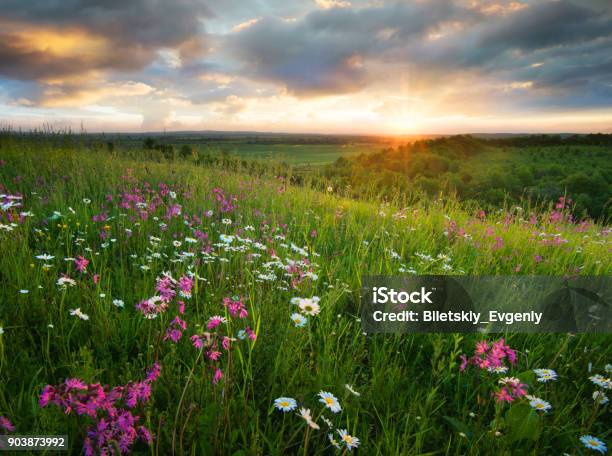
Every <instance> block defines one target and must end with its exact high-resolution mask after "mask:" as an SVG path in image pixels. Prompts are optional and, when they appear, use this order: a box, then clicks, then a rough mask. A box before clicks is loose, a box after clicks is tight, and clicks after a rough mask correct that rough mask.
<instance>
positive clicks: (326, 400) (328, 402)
mask: <svg viewBox="0 0 612 456" xmlns="http://www.w3.org/2000/svg"><path fill="white" fill-rule="evenodd" d="M325 402H326V403H327V405H332V404H333V403H334V400H333V399H332V398H331V397H326V398H325Z"/></svg>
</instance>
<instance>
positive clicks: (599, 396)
mask: <svg viewBox="0 0 612 456" xmlns="http://www.w3.org/2000/svg"><path fill="white" fill-rule="evenodd" d="M593 400H594V401H595V403H596V404H598V405H605V404H607V403H608V402H609V400H608V396H606V393H604V392H603V391H595V392H594V393H593Z"/></svg>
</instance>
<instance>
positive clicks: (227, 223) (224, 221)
mask: <svg viewBox="0 0 612 456" xmlns="http://www.w3.org/2000/svg"><path fill="white" fill-rule="evenodd" d="M221 223H223V224H224V225H231V224H232V221H231V220H230V219H226V218H224V219H222V220H221Z"/></svg>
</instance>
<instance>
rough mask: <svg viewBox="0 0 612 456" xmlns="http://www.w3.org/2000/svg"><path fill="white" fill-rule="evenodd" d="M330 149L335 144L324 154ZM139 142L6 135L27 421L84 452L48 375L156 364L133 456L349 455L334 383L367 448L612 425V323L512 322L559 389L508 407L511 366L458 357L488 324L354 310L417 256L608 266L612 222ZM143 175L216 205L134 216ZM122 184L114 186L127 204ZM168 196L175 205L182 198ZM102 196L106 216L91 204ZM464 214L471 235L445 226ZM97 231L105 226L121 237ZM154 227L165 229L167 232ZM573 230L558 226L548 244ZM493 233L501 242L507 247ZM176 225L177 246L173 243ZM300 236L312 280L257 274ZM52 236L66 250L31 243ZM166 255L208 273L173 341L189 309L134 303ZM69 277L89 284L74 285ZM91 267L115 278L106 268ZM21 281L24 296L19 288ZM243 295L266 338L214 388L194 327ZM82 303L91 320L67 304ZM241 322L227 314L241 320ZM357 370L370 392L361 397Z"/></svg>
mask: <svg viewBox="0 0 612 456" xmlns="http://www.w3.org/2000/svg"><path fill="white" fill-rule="evenodd" d="M326 153H331V152H326V149H322V150H321V152H320V154H322V155H325V154H326ZM130 157H131V156H130V155H127V154H126V155H122V154H121V153H116V154H114V155H110V154H107V153H103V152H96V153H95V154H93V153H90V152H88V151H87V150H81V149H80V148H79V147H77V146H73V145H66V146H57V147H51V146H49V145H45V144H44V143H34V142H28V141H24V140H22V141H13V140H11V139H10V138H8V139H5V140H4V141H3V142H2V144H1V148H0V159H2V161H3V162H2V163H3V164H2V166H0V183H1V184H2V187H0V190H1V191H0V193H6V192H8V193H13V194H14V193H16V192H20V193H21V194H22V195H23V197H24V200H23V206H24V207H23V208H20V210H27V211H31V212H32V214H33V216H31V217H26V218H25V221H24V222H23V223H22V224H18V225H17V226H16V227H14V228H13V229H12V230H10V231H8V230H7V229H3V230H0V280H1V285H2V286H1V287H0V326H2V327H3V329H4V333H3V334H2V335H0V415H3V416H6V417H8V418H9V419H10V420H11V421H12V422H13V423H14V424H15V425H16V427H17V431H16V433H18V434H68V435H69V438H70V442H71V446H72V453H74V454H78V453H79V452H80V451H81V448H82V441H83V438H84V432H85V429H86V428H87V425H88V424H87V423H88V422H87V419H86V418H83V417H76V416H75V415H74V413H73V414H71V415H69V416H66V415H64V414H63V413H62V412H60V411H59V409H58V408H56V407H52V406H50V407H45V408H41V407H39V406H38V399H39V395H40V393H41V391H42V388H43V387H44V386H45V385H47V384H52V385H55V384H59V383H61V382H62V381H64V380H65V379H66V378H72V377H78V378H80V379H82V380H84V381H86V382H91V383H95V382H100V383H102V384H110V385H111V386H115V385H121V384H125V383H127V382H128V381H130V380H137V379H141V378H143V375H144V372H145V370H146V368H147V367H148V366H150V365H151V364H152V363H153V362H155V361H158V362H159V363H160V365H161V367H162V371H161V377H160V378H159V380H158V381H157V382H156V383H155V384H154V385H153V394H152V399H151V402H150V403H148V404H147V405H146V406H145V407H144V409H143V411H142V413H141V415H142V416H143V418H142V420H143V423H144V424H146V426H147V427H148V428H149V429H150V430H151V431H152V432H153V433H154V434H155V441H154V443H153V445H152V446H151V448H149V447H147V446H146V445H144V444H143V443H138V444H136V446H134V451H135V452H136V453H141V454H147V453H149V454H161V455H165V454H172V453H173V452H174V453H176V454H194V455H195V454H234V455H241V454H242V455H246V454H249V455H251V454H252V455H259V454H274V455H276V454H302V453H303V454H336V453H337V454H342V453H343V451H342V450H335V449H334V448H333V447H331V445H330V444H329V441H328V440H327V425H326V424H325V423H324V422H323V421H322V420H321V419H320V418H319V416H320V414H321V413H322V412H323V410H324V407H323V405H322V404H321V403H319V402H318V397H317V393H318V392H319V391H321V390H324V391H329V392H332V393H333V394H335V395H336V397H338V399H339V401H340V403H341V405H342V409H343V410H342V412H341V413H339V414H333V413H330V412H329V411H325V412H323V413H324V416H326V417H327V418H328V419H330V420H332V422H333V425H334V427H335V428H345V429H347V430H348V431H349V433H350V434H351V435H354V436H357V437H358V438H359V439H361V445H360V447H359V449H358V450H357V452H358V453H359V454H367V455H374V454H380V455H391V454H394V455H395V454H397V455H412V454H453V455H454V454H456V455H460V454H468V453H469V454H491V455H498V454H508V455H510V454H519V453H527V454H560V453H563V452H567V453H569V454H583V453H585V452H586V449H584V448H583V447H582V445H581V444H580V442H579V440H578V438H579V436H580V435H582V434H592V435H595V436H598V437H599V438H601V439H602V440H604V441H606V440H607V441H608V442H609V441H610V440H609V439H610V426H609V424H610V412H609V408H606V407H595V406H594V404H593V400H592V398H591V395H592V393H593V391H594V390H595V386H594V385H593V384H592V383H591V382H590V381H589V380H588V377H589V375H592V374H594V373H601V374H603V373H604V366H605V365H606V363H610V362H612V344H611V338H610V336H609V335H581V334H577V335H572V334H567V335H566V334H559V335H554V334H532V335H522V334H510V335H507V342H508V343H509V345H511V346H512V347H513V348H516V349H517V350H518V351H519V361H518V364H517V366H516V367H514V368H512V369H511V371H510V373H509V375H518V374H520V375H521V378H522V379H525V381H526V382H528V383H529V385H530V389H529V392H530V393H531V394H534V395H536V396H538V397H542V398H544V399H545V400H547V401H549V402H550V403H551V404H552V407H553V408H552V410H551V411H550V412H549V413H547V414H546V415H538V416H536V414H535V412H531V411H529V410H525V409H524V404H525V401H524V400H522V407H516V408H512V409H511V408H510V407H509V406H507V405H506V406H501V405H497V404H496V403H495V401H494V400H493V398H492V397H491V393H492V391H493V389H494V388H495V386H496V385H495V383H496V379H497V378H498V377H499V376H496V375H493V374H486V373H481V374H478V373H477V372H474V371H473V370H469V371H466V372H465V373H460V371H459V362H460V360H459V355H461V354H462V353H465V354H468V355H469V354H471V353H472V351H473V348H474V343H475V342H476V341H478V340H482V339H484V338H485V336H484V335H474V334H472V335H460V334H446V335H443V334H427V335H392V334H378V335H364V334H363V333H362V329H361V325H360V321H359V318H358V316H359V298H358V290H359V287H360V283H361V282H360V281H361V276H362V275H363V274H398V273H399V271H400V269H406V268H412V269H414V270H415V271H417V272H418V273H421V274H424V273H434V274H435V273H446V274H448V273H459V274H463V273H465V274H499V275H503V274H516V273H517V271H519V273H520V274H538V275H562V274H571V273H576V272H579V273H580V274H593V275H605V274H609V272H610V266H611V264H612V260H611V257H610V247H611V246H610V241H609V235H606V233H607V232H608V231H609V230H608V229H607V228H606V227H603V226H598V225H596V224H590V225H587V226H582V227H580V228H578V226H577V225H573V224H570V223H567V222H559V223H552V222H550V220H549V218H550V217H549V215H550V214H548V213H538V214H534V216H535V217H536V218H537V224H535V225H532V224H530V223H529V222H528V221H527V220H528V219H529V214H522V213H517V212H510V213H508V212H507V211H503V210H500V211H499V212H495V213H491V214H489V215H488V216H487V217H486V218H485V219H484V220H480V219H479V218H477V217H475V213H476V211H475V209H464V208H462V207H461V206H460V205H459V204H458V203H457V202H455V201H453V200H450V199H448V200H444V201H434V202H430V203H428V202H424V201H423V202H420V203H418V204H417V205H415V206H411V207H408V208H400V207H396V206H395V205H394V202H393V200H391V201H389V202H387V203H384V204H383V203H381V202H379V201H356V200H349V199H344V198H342V197H340V196H338V195H336V194H334V193H320V192H316V191H314V190H311V189H309V187H308V186H302V187H292V186H285V185H280V184H279V181H278V180H275V179H272V178H255V177H252V176H249V175H247V174H241V173H234V172H229V171H227V170H225V169H222V168H202V167H197V166H194V165H192V164H190V163H186V162H185V163H183V162H175V163H154V162H145V161H137V160H133V159H132V158H130ZM146 182H148V183H150V184H151V185H152V186H157V184H158V183H160V182H163V183H166V184H168V185H170V186H171V187H172V188H173V189H174V190H175V191H176V192H177V198H176V202H178V203H179V204H181V205H182V215H189V216H190V217H191V215H193V214H197V215H199V216H202V214H203V213H204V212H205V211H207V210H209V209H211V210H213V211H214V214H213V215H212V217H210V218H206V217H202V220H201V221H195V222H194V223H195V224H194V225H193V226H192V227H189V226H187V225H186V224H185V223H184V221H183V220H182V219H181V218H180V217H178V218H173V219H171V220H168V221H166V220H164V219H163V216H164V214H165V209H166V207H165V206H164V207H162V208H160V209H159V212H158V213H155V214H154V215H155V216H156V217H159V218H158V219H157V220H155V219H154V218H153V215H152V216H151V217H149V218H148V219H147V220H138V219H134V220H132V219H131V218H130V216H131V215H134V214H135V212H134V211H131V210H124V209H121V208H119V207H118V206H117V204H116V201H117V198H118V195H119V194H120V192H122V191H133V189H134V188H140V189H144V188H145V187H144V184H145V183H146ZM215 187H220V188H222V189H223V190H224V191H225V192H226V194H234V195H236V196H237V197H238V200H237V203H236V204H237V208H236V209H235V210H234V211H233V212H230V213H227V214H220V213H219V212H218V211H217V210H216V203H215V200H214V197H213V194H212V189H213V188H215ZM107 195H113V203H109V202H108V201H107ZM84 198H85V199H88V200H91V202H90V203H86V202H84ZM167 198H168V197H166V200H164V201H165V203H164V204H165V205H167V204H169V203H170V202H171V201H170V200H169V199H167ZM54 211H59V213H60V214H61V215H57V214H56V215H54ZM102 212H106V213H107V214H108V216H109V219H108V220H106V221H103V222H94V221H92V217H93V216H94V215H96V214H100V213H102ZM123 213H126V214H128V215H127V216H124V215H122V214H123ZM223 218H227V219H230V220H232V224H231V225H226V224H224V223H223V222H222V219H223ZM190 220H193V219H190ZM451 221H452V222H454V223H456V226H457V227H462V228H464V229H465V230H466V232H467V233H469V234H470V236H471V237H470V238H468V239H466V238H464V237H460V236H450V237H449V236H447V235H445V231H447V230H448V228H449V223H450V222H451ZM162 222H164V223H166V224H167V225H168V228H167V230H165V231H163V230H161V229H160V223H162ZM2 223H3V224H4V225H5V226H8V223H7V221H6V220H4V221H2ZM249 225H250V226H253V227H254V231H248V230H247V231H241V232H240V236H241V237H243V238H245V237H249V238H252V239H253V240H254V241H255V240H256V241H259V242H261V243H262V244H264V245H266V246H267V249H266V250H261V249H258V248H256V247H254V246H253V244H247V243H244V245H245V248H244V251H226V250H224V249H223V248H220V247H218V246H216V245H215V244H217V243H219V239H220V234H235V233H236V232H237V230H239V229H240V228H244V227H246V226H249ZM126 229H129V230H131V233H132V234H131V236H128V235H127V234H126V233H127V232H126ZM195 229H198V230H200V231H202V232H206V233H208V236H209V239H210V241H211V244H212V245H211V247H212V252H211V253H210V254H209V255H202V254H201V253H199V252H196V253H195V256H194V257H183V258H182V259H181V258H180V257H178V256H177V252H181V251H183V250H185V249H187V248H189V245H188V244H187V243H186V242H185V240H184V239H185V237H186V236H188V237H192V236H194V230H195ZM313 231H316V234H315V233H314V232H313ZM100 232H105V233H107V234H108V237H107V239H106V240H101V238H100ZM491 233H493V234H491ZM540 233H546V234H545V235H542V236H540ZM174 235H176V238H175V237H174ZM149 236H156V237H158V238H160V239H161V241H159V242H158V243H155V244H152V243H151V241H150V238H149ZM279 236H280V237H279ZM559 237H560V238H561V239H562V240H563V242H561V243H554V242H551V243H549V244H546V245H544V244H543V243H542V242H541V239H542V238H544V239H551V240H554V239H555V238H559ZM496 238H499V239H501V240H502V243H503V246H502V247H501V248H494V245H495V243H497V244H498V246H499V241H498V240H497V239H496ZM111 239H115V241H114V242H113V241H111ZM174 240H181V241H182V245H181V246H180V247H175V246H174V245H173V241H174ZM238 242H239V241H234V244H233V245H239V244H238ZM292 243H293V244H295V245H296V246H298V247H300V248H307V249H308V252H309V255H308V259H309V261H310V262H311V263H310V264H311V266H310V267H311V269H312V272H313V273H314V274H316V278H311V279H306V280H304V281H303V282H301V283H300V284H298V285H297V288H295V289H294V288H292V287H291V285H290V284H289V283H288V281H287V279H286V278H285V277H284V276H283V275H282V271H281V272H279V271H278V270H275V269H274V266H271V269H272V270H275V271H276V272H277V277H276V279H275V280H260V279H258V275H259V274H260V273H266V272H267V271H268V269H266V268H265V267H264V266H263V263H266V262H270V261H274V258H273V257H272V256H271V253H270V252H271V251H272V250H274V252H275V253H276V254H277V255H278V257H279V259H280V261H283V262H285V263H286V262H287V259H293V260H299V259H300V258H301V255H300V253H299V252H298V251H295V250H292V248H291V244H292ZM42 253H46V254H50V255H52V256H54V258H53V259H52V260H49V261H42V260H38V259H36V258H35V256H36V255H40V254H42ZM158 253H159V255H158ZM253 253H256V254H260V255H261V256H259V257H258V256H253V255H252V254H253ZM315 253H316V254H315ZM417 253H420V254H425V255H430V256H431V257H432V260H423V259H420V258H419V257H418V256H416V254H417ZM395 254H397V255H399V258H397V255H395ZM78 255H83V256H84V257H86V258H87V259H89V260H90V264H89V266H88V269H87V273H86V274H81V273H79V272H77V271H75V267H74V264H73V262H71V261H65V260H64V258H71V257H76V256H78ZM438 255H444V256H442V257H440V258H439V257H438ZM537 256H540V257H542V260H541V261H539V260H537V259H536V258H539V257H537ZM445 258H449V259H445ZM45 264H47V265H48V266H45ZM143 265H146V266H147V267H148V269H143V268H141V266H143ZM445 265H447V266H445ZM449 267H450V269H449ZM164 271H170V272H171V273H172V275H173V276H174V277H180V276H181V275H183V274H185V273H187V272H192V273H194V274H195V275H196V276H197V277H201V278H202V280H196V286H195V289H194V293H193V297H192V298H191V299H190V300H188V301H187V304H186V312H185V316H184V319H185V320H186V321H187V325H188V327H187V330H186V333H185V336H184V337H183V338H182V339H181V340H180V341H179V342H178V343H177V344H173V343H170V342H167V341H163V335H164V333H165V330H166V328H167V326H168V325H169V323H170V320H171V319H172V318H173V317H174V315H175V314H176V311H175V310H174V309H175V308H174V307H173V308H172V309H171V310H169V311H168V312H167V313H166V314H163V315H161V316H160V318H157V319H154V320H147V319H145V318H143V316H142V315H141V314H140V313H139V312H138V311H137V310H136V309H135V308H134V305H135V304H137V303H138V302H139V301H141V300H143V299H146V298H149V297H151V296H153V295H154V294H155V279H156V277H158V276H160V275H161V274H162V272H164ZM62 274H67V275H69V276H70V277H72V278H73V279H75V280H76V281H77V284H76V286H74V287H70V288H67V289H66V290H61V289H59V288H58V286H57V285H56V282H57V280H58V278H59V277H61V275H62ZM93 274H98V275H99V277H100V280H99V281H98V282H97V283H94V281H93V280H92V276H93ZM22 289H25V290H29V293H27V294H21V293H20V291H19V290H22ZM101 294H104V295H105V296H104V297H101ZM234 295H241V296H243V297H244V298H245V302H246V304H247V307H248V310H249V314H250V315H249V318H248V321H249V324H250V325H251V326H252V327H253V328H254V329H256V330H257V336H258V337H257V341H256V342H254V343H253V342H249V341H237V342H236V345H235V348H234V349H233V350H232V351H230V352H229V353H227V354H224V355H223V358H222V361H221V363H220V366H221V367H222V369H223V370H224V373H225V379H224V380H223V381H222V382H220V383H219V384H218V385H213V384H212V383H211V370H210V369H209V368H208V367H207V364H206V363H205V362H204V360H203V359H202V357H199V356H198V352H197V351H196V350H195V349H194V347H193V346H192V345H191V343H190V341H189V336H191V335H192V334H195V333H198V332H201V331H202V330H203V328H202V327H201V326H199V325H205V324H206V322H207V320H208V318H209V317H210V316H211V315H215V314H223V312H224V309H223V306H222V299H223V298H224V297H230V296H234ZM311 296H319V297H320V298H321V301H320V305H321V312H320V314H319V315H317V316H315V317H311V318H310V319H309V323H308V324H307V326H306V327H304V328H296V327H294V326H293V324H292V323H291V322H290V320H289V315H290V314H291V313H293V312H295V311H296V309H297V307H296V306H295V305H292V304H290V300H291V298H294V297H311ZM112 299H122V300H123V301H124V302H125V308H123V309H120V308H117V307H115V306H113V304H112ZM77 307H78V308H80V309H81V310H82V312H84V313H86V314H87V315H89V317H90V318H89V320H87V321H84V320H80V319H78V318H77V317H75V316H71V315H70V313H69V310H70V309H74V308H77ZM237 323H238V322H236V321H233V322H232V325H236V326H232V327H231V328H230V329H229V331H230V333H231V334H234V335H235V334H236V329H238V327H239V326H238V325H237ZM50 325H51V326H50ZM538 367H539V368H552V369H555V370H556V371H557V373H558V374H559V379H558V380H557V381H555V382H551V383H546V384H542V383H538V382H535V381H533V376H532V375H531V376H530V374H529V372H528V371H529V369H533V368H538ZM589 369H592V371H590V370H589ZM590 372H591V373H590ZM607 375H608V376H609V374H607ZM345 384H351V385H353V387H354V388H355V389H356V390H357V391H358V392H360V393H361V395H360V396H355V395H353V394H351V393H350V392H349V391H348V390H347V389H346V388H345V386H344V385H345ZM279 396H289V397H293V398H295V399H296V400H297V401H298V403H300V405H303V406H305V407H306V408H310V409H311V410H312V413H313V417H315V418H318V420H317V423H318V424H319V425H320V427H321V430H319V431H315V430H310V431H307V429H308V428H307V427H306V425H305V422H304V420H302V419H301V418H300V417H298V416H296V415H295V414H294V413H287V414H283V413H282V412H280V411H276V410H274V409H273V401H274V399H275V398H277V397H279ZM510 409H511V410H513V411H512V412H509V410H510ZM525 420H527V422H528V423H529V424H530V426H529V432H526V431H525V429H523V426H522V424H523V423H524V422H525ZM336 437H337V434H336ZM344 452H346V451H344Z"/></svg>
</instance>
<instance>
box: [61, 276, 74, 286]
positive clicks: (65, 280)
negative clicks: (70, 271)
mask: <svg viewBox="0 0 612 456" xmlns="http://www.w3.org/2000/svg"><path fill="white" fill-rule="evenodd" d="M75 285H76V281H75V280H73V279H71V278H70V277H66V276H63V277H60V278H59V279H57V286H58V287H60V288H67V287H69V286H70V287H74V286H75Z"/></svg>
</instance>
